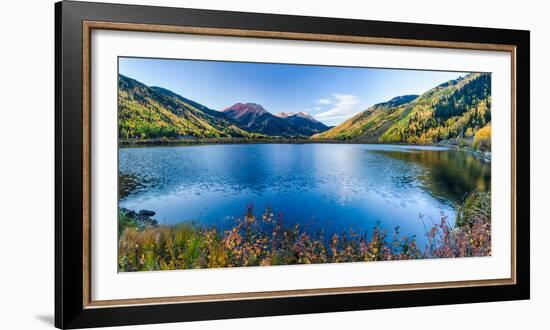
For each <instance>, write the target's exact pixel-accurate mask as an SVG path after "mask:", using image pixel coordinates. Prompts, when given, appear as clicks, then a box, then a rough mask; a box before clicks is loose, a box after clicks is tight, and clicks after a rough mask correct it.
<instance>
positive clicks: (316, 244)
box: [118, 193, 491, 272]
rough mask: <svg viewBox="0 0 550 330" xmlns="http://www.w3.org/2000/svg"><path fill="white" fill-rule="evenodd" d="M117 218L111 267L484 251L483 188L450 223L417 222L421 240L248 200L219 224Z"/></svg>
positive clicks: (487, 226) (487, 227)
mask: <svg viewBox="0 0 550 330" xmlns="http://www.w3.org/2000/svg"><path fill="white" fill-rule="evenodd" d="M119 218H122V219H121V220H119V226H121V224H122V226H124V228H121V231H120V236H119V243H118V268H119V271H122V272H131V271H153V270H173V269H192V268H220V267H246V266H268V265H293V264H315V263H338V262H367V261H389V260H405V259H425V258H456V257H473V256H489V255H490V254H491V221H490V219H491V218H490V193H474V194H471V195H470V196H468V198H467V199H466V200H465V202H464V204H463V205H461V207H459V208H458V212H457V219H456V222H455V223H456V224H455V225H453V226H451V225H450V224H449V222H448V219H447V218H445V217H442V218H441V219H440V221H439V222H436V223H430V225H426V219H423V218H421V219H420V221H422V222H423V223H424V224H425V228H426V236H427V244H426V245H425V246H419V245H418V243H417V239H416V237H414V236H412V237H409V236H406V235H402V234H401V233H400V231H399V227H397V228H394V230H393V231H390V232H388V231H387V230H385V229H383V228H382V227H381V226H380V224H377V225H376V226H375V227H374V228H372V230H371V231H370V232H364V233H357V232H353V231H349V232H344V233H334V234H332V235H330V236H328V237H325V236H324V235H323V234H322V233H317V234H312V233H310V231H308V230H305V229H304V228H301V227H300V226H299V225H293V226H285V224H284V221H283V216H282V215H281V214H279V215H275V214H274V213H273V211H272V209H271V208H270V207H269V206H268V207H267V208H266V209H265V211H264V212H263V214H262V215H261V216H256V215H255V214H254V209H253V207H252V206H251V205H249V206H247V209H246V214H245V216H243V217H242V218H241V219H240V220H239V221H238V222H237V224H236V225H235V226H233V227H232V228H231V229H229V230H226V231H224V232H220V231H218V230H217V229H216V228H207V227H202V226H199V225H196V224H190V223H184V224H179V225H175V226H158V227H147V228H143V229H138V228H137V227H136V226H132V224H131V221H129V220H128V219H124V216H120V217H119Z"/></svg>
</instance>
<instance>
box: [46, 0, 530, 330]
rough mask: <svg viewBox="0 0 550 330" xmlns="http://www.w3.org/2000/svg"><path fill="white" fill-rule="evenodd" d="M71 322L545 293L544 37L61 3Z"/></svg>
mask: <svg viewBox="0 0 550 330" xmlns="http://www.w3.org/2000/svg"><path fill="white" fill-rule="evenodd" d="M55 13H56V198H55V200H56V313H55V323H56V326H57V327H59V328H80V327H96V326H110V325H113V326H114V325H128V324H144V323H161V322H180V321H193V320H208V319H222V318H239V317H254V316H268V315H284V314H299V313H321V312H334V311H349V310H362V309H375V308H392V307H408V306H424V305H436V304H456V303H473V302H487V301H502V300H516V299H528V298H529V148H530V145H529V32H528V31H517V30H503V29H489V28H476V27H457V26H441V25H428V24H410V23H395V22H379V21H363V20H349V19H334V18H319V17H301V16H285V15H271V14H253V13H241V12H225V11H210V10H196V9H182V8H164V7H146V6H130V5H117V4H101V3H84V2H70V1H63V2H59V3H57V4H56V6H55Z"/></svg>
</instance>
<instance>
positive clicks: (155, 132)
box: [118, 74, 329, 140]
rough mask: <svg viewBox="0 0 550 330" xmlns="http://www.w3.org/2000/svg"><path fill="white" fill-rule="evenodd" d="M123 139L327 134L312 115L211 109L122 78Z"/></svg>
mask: <svg viewBox="0 0 550 330" xmlns="http://www.w3.org/2000/svg"><path fill="white" fill-rule="evenodd" d="M118 111H119V112H118V119H119V137H120V138H121V139H126V140H129V139H157V138H182V137H189V138H197V139H201V138H244V139H254V138H275V137H284V138H308V137H309V136H311V135H313V134H316V133H321V132H324V131H326V130H327V129H329V127H327V126H326V125H324V124H323V123H321V122H319V121H317V120H315V119H313V117H311V116H310V115H308V114H305V113H297V114H288V115H286V116H276V115H273V114H271V113H269V112H268V111H267V110H265V109H264V108H263V107H262V106H261V105H258V104H254V103H246V104H243V103H237V104H235V105H233V106H231V107H229V108H226V109H224V110H223V111H216V110H213V109H210V108H208V107H206V106H204V105H202V104H199V103H197V102H195V101H192V100H189V99H186V98H184V97H183V96H181V95H178V94H176V93H174V92H172V91H170V90H167V89H165V88H161V87H149V86H146V85H145V84H143V83H141V82H139V81H137V80H135V79H132V78H129V77H126V76H124V75H120V74H119V76H118Z"/></svg>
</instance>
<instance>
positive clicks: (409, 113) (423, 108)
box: [313, 73, 491, 150]
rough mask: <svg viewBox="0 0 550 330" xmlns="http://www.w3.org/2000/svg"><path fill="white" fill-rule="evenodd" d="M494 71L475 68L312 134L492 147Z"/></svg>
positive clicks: (360, 139)
mask: <svg viewBox="0 0 550 330" xmlns="http://www.w3.org/2000/svg"><path fill="white" fill-rule="evenodd" d="M490 109H491V76H490V74H485V73H472V74H469V75H467V76H465V77H462V78H459V79H456V80H451V81H448V82H445V83H443V84H441V85H439V86H437V87H434V88H432V89H431V90H429V91H427V92H426V93H424V94H422V95H420V96H419V97H415V96H413V95H411V96H402V97H398V98H394V99H392V100H391V101H389V102H386V103H381V104H377V105H375V106H373V107H371V108H369V109H367V110H366V111H364V112H362V113H359V114H358V115H356V116H354V117H353V118H351V119H349V120H348V121H346V122H344V123H342V124H341V125H338V126H336V127H334V128H332V129H330V130H329V131H327V132H325V133H322V134H317V135H314V136H313V138H314V139H335V140H344V141H349V140H351V141H364V142H378V143H396V142H398V143H408V144H433V143H437V142H440V141H443V140H452V141H455V142H456V141H460V143H466V144H475V145H477V146H482V147H481V149H485V150H487V149H490V122H491V110H490Z"/></svg>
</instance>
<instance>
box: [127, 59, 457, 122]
mask: <svg viewBox="0 0 550 330" xmlns="http://www.w3.org/2000/svg"><path fill="white" fill-rule="evenodd" d="M119 73H121V74H123V75H125V76H128V77H130V78H133V79H136V80H139V81H141V82H142V83H144V84H146V85H149V86H160V87H164V88H167V89H169V90H171V91H173V92H175V93H177V94H180V95H181V96H183V97H185V98H188V99H191V100H193V101H195V102H198V103H200V104H203V105H205V106H207V107H209V108H211V109H214V110H222V109H224V108H226V107H229V106H231V105H233V104H235V103H238V102H241V103H247V102H251V103H257V104H261V105H262V106H263V107H264V108H265V109H266V110H267V111H269V112H271V113H274V114H275V113H279V112H299V111H305V112H309V113H310V114H311V115H313V116H314V117H315V118H316V119H317V120H319V121H321V122H323V123H325V124H326V125H338V124H340V123H342V122H343V121H345V120H346V119H348V118H350V117H351V116H353V115H354V114H356V113H358V112H361V111H363V110H365V109H366V108H368V107H369V106H371V105H374V104H376V103H380V102H385V101H388V100H389V99H391V98H393V97H395V96H400V95H406V94H422V93H423V92H425V91H427V90H429V89H430V88H432V87H434V86H436V85H438V84H440V83H443V82H445V81H447V80H450V79H455V78H457V77H459V76H463V75H465V74H466V73H463V72H441V71H439V72H438V71H419V70H397V69H377V68H356V67H336V66H309V65H293V64H264V63H243V62H221V61H196V60H167V59H146V58H125V57H121V58H119Z"/></svg>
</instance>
